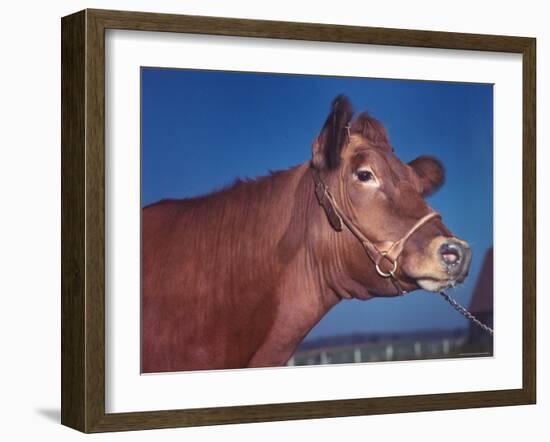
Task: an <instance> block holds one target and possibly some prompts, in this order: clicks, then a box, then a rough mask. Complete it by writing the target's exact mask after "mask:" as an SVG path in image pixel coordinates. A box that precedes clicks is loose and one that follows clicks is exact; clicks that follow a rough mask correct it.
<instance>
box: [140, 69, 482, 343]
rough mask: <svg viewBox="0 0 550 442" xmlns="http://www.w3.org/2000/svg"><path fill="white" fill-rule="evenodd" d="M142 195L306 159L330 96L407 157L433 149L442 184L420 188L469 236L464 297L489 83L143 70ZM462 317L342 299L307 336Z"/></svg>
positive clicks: (418, 299) (185, 193)
mask: <svg viewBox="0 0 550 442" xmlns="http://www.w3.org/2000/svg"><path fill="white" fill-rule="evenodd" d="M141 87H142V90H141V92H142V109H141V111H142V125H141V127H142V144H141V148H142V182H141V186H142V189H141V190H142V205H143V206H144V205H147V204H149V203H151V202H154V201H157V200H159V199H162V198H182V197H192V196H195V195H200V194H203V193H206V192H210V191H212V190H215V189H218V188H220V187H223V186H224V185H227V184H228V183H231V182H232V181H233V180H234V179H235V178H236V177H255V176H259V175H265V174H266V173H267V172H268V171H269V170H277V169H286V168H288V167H290V166H293V165H296V164H298V163H302V162H304V161H307V160H308V159H309V158H310V155H311V143H312V140H313V138H314V137H315V136H316V135H317V133H318V131H319V130H320V128H321V126H322V124H323V122H324V120H325V118H326V116H327V113H328V111H329V106H330V103H331V101H332V99H333V98H334V97H335V96H336V95H338V94H341V93H343V94H346V95H347V96H348V97H349V98H350V99H351V101H352V103H353V105H354V108H355V109H356V111H358V112H360V111H363V110H368V111H369V112H370V113H371V114H372V115H374V116H375V117H376V118H378V119H379V120H381V121H382V122H383V123H384V125H385V126H386V128H387V130H388V133H389V136H390V141H391V143H392V145H393V146H394V148H395V150H396V153H397V155H398V156H399V157H400V158H401V159H402V160H403V161H405V162H407V161H410V160H412V159H414V158H416V157H417V156H419V155H434V156H436V157H438V158H439V159H440V160H441V161H442V162H443V164H444V165H445V168H446V184H445V185H444V186H443V188H442V189H441V190H440V191H439V192H438V193H436V194H435V195H433V196H432V197H430V198H429V203H430V204H431V205H432V207H434V209H435V210H437V211H439V212H440V213H441V214H442V215H443V219H444V221H445V223H446V224H447V226H448V227H449V228H450V229H451V230H452V231H453V232H454V233H455V234H456V235H457V236H459V237H461V238H463V239H465V240H467V241H468V242H469V243H470V245H471V246H472V249H473V253H474V257H473V262H472V271H471V276H470V277H469V278H468V280H467V281H466V283H465V284H464V285H462V286H461V287H459V288H457V289H455V290H453V291H452V294H453V295H454V296H455V297H456V298H457V299H458V300H459V301H460V302H461V303H463V304H464V305H467V304H468V302H469V300H470V297H471V294H472V290H473V287H474V285H475V281H476V279H477V276H478V273H479V269H480V266H481V263H482V260H483V255H484V254H485V252H486V250H487V249H488V248H489V247H490V246H491V245H492V243H493V227H492V226H493V192H492V189H493V187H492V186H493V88H492V85H488V84H464V83H448V82H429V81H409V80H381V79H364V78H346V77H321V76H298V75H282V74H256V73H238V72H212V71H193V70H180V69H158V68H142V85H141ZM465 321H466V320H465V319H464V318H462V317H461V316H459V315H458V313H457V312H455V311H454V310H452V309H451V308H450V307H449V306H448V305H447V304H445V303H444V301H443V300H442V299H441V298H440V297H439V296H437V295H435V294H432V293H427V292H421V291H418V292H414V293H413V294H411V295H408V296H405V297H400V298H393V299H374V300H371V301H368V302H361V301H356V300H353V301H344V302H341V303H340V304H339V305H338V306H336V307H335V308H334V309H333V310H332V311H331V312H330V313H329V314H328V315H327V316H326V317H325V318H324V319H323V320H322V321H321V322H320V323H319V324H318V325H317V326H316V327H315V328H314V329H313V330H312V332H311V333H310V335H309V337H318V336H325V335H333V334H346V333H351V332H367V331H406V330H417V329H433V328H449V329H450V328H456V327H460V326H465V325H466V322H465Z"/></svg>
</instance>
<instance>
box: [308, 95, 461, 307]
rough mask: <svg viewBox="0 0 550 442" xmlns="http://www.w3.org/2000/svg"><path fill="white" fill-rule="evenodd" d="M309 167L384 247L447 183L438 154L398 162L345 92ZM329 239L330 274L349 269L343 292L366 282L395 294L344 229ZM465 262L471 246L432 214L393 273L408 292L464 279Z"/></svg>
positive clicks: (379, 129)
mask: <svg viewBox="0 0 550 442" xmlns="http://www.w3.org/2000/svg"><path fill="white" fill-rule="evenodd" d="M312 167H313V168H314V169H316V171H318V174H319V176H320V177H321V178H322V180H323V182H324V183H325V184H326V186H327V188H328V189H330V192H331V194H332V196H333V198H334V200H335V201H336V202H337V204H338V208H339V209H340V210H341V211H342V212H344V214H345V216H346V217H347V218H348V219H349V220H351V221H352V222H353V224H354V225H355V226H356V227H357V228H358V229H359V230H360V231H361V233H362V234H363V235H364V236H365V237H367V238H368V239H369V240H370V241H371V242H372V243H373V244H374V245H375V247H376V248H377V249H378V250H380V251H385V250H388V248H390V247H391V246H392V244H393V243H394V242H395V241H398V240H399V239H401V238H403V237H404V236H405V235H407V233H408V232H409V231H410V230H411V228H412V226H414V225H415V224H416V223H417V222H418V221H419V220H421V219H422V218H423V217H424V216H426V215H427V214H429V213H430V212H432V209H431V208H430V207H429V205H428V204H427V203H426V201H425V199H424V198H425V197H426V196H427V195H429V194H431V193H433V192H435V191H436V190H437V189H439V187H441V185H442V184H443V181H444V170H443V167H442V165H441V163H440V162H439V161H438V160H436V159H435V158H432V157H427V156H421V157H418V158H417V159H415V160H413V161H411V162H410V163H408V164H405V163H403V162H402V161H401V160H400V159H399V158H398V157H397V156H396V155H395V154H394V152H393V148H392V147H391V146H390V144H389V141H388V137H387V134H386V130H385V129H384V127H383V126H382V124H381V123H380V122H379V121H377V120H376V119H374V118H372V117H371V116H369V115H368V114H366V113H362V114H360V115H358V116H357V117H355V118H353V111H352V108H351V105H350V103H349V101H348V100H347V98H345V97H342V96H339V97H337V98H336V99H335V100H334V102H333V103H332V110H331V112H330V114H329V116H328V118H327V120H326V122H325V124H324V126H323V128H322V130H321V132H320V134H319V135H318V137H317V138H316V139H315V141H314V143H313V158H312ZM324 221H325V226H326V225H327V224H328V223H327V222H326V221H327V220H326V219H325V220H324ZM329 221H330V220H329ZM336 230H337V229H336ZM327 237H328V240H325V251H326V253H324V255H327V256H332V257H333V259H334V260H336V264H335V266H336V267H337V271H336V272H333V273H338V272H340V273H342V274H345V275H346V278H347V282H342V284H343V285H347V286H348V288H344V290H341V291H342V292H344V295H345V293H347V294H348V295H351V296H356V297H363V296H366V295H365V294H364V293H361V290H357V289H356V288H354V286H355V285H356V286H362V287H364V288H366V289H367V291H368V292H367V294H368V295H395V294H398V293H397V292H396V290H395V287H394V285H392V284H391V281H389V279H391V278H384V277H381V276H380V275H379V274H378V273H377V272H376V270H375V266H374V265H373V262H372V261H371V260H370V259H369V258H368V257H367V256H366V254H365V250H364V249H363V247H362V246H361V243H360V241H358V239H357V238H356V237H355V236H354V235H353V234H351V232H350V231H349V229H346V228H343V230H342V231H341V232H337V231H335V230H334V229H333V230H332V233H331V234H329V235H325V238H327ZM470 261H471V252H470V248H469V247H468V244H467V243H466V242H464V241H462V240H460V239H458V238H456V237H454V236H453V235H452V234H451V233H450V232H449V230H448V229H447V228H446V227H445V226H444V224H443V223H442V221H441V219H440V218H432V219H430V220H429V221H428V222H426V223H425V224H423V225H422V227H420V228H419V229H417V230H415V231H414V233H412V235H411V236H410V237H409V238H408V239H407V241H406V242H405V243H404V248H403V251H402V252H401V253H400V255H399V257H398V259H397V266H396V270H395V278H396V279H397V280H398V281H399V283H400V285H401V286H402V287H403V289H404V290H406V291H411V290H415V289H418V288H422V289H425V290H429V291H440V290H443V289H445V288H448V287H452V286H454V285H456V284H458V283H461V282H462V281H463V280H464V278H465V277H466V276H467V274H468V269H469V266H470ZM381 265H382V264H381ZM385 265H386V269H385V270H383V271H384V272H386V271H389V270H391V269H388V268H387V266H388V265H390V266H391V263H385ZM350 281H351V282H350ZM336 284H338V283H336Z"/></svg>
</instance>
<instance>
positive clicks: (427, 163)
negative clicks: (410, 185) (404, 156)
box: [409, 156, 445, 196]
mask: <svg viewBox="0 0 550 442" xmlns="http://www.w3.org/2000/svg"><path fill="white" fill-rule="evenodd" d="M409 166H411V167H412V168H413V170H414V171H415V172H416V174H417V175H418V177H419V178H420V183H421V184H422V195H423V196H428V195H430V194H432V193H434V192H435V191H436V190H438V189H439V188H440V187H441V186H442V185H443V183H444V182H445V169H444V168H443V164H441V162H440V161H439V160H438V159H437V158H434V157H428V156H421V157H418V158H416V159H415V160H412V161H411V162H410V163H409Z"/></svg>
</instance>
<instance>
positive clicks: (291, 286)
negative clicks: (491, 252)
mask: <svg viewBox="0 0 550 442" xmlns="http://www.w3.org/2000/svg"><path fill="white" fill-rule="evenodd" d="M444 175H445V174H444V169H443V166H442V164H441V163H440V162H439V161H438V160H437V159H435V158H433V157H429V156H420V157H418V158H416V159H415V160H413V161H411V162H409V163H408V164H406V163H404V162H402V161H401V160H400V159H399V158H398V157H397V156H396V154H395V152H394V149H393V148H392V146H391V144H390V142H389V139H388V135H387V133H386V130H385V128H384V126H383V125H382V123H381V122H379V121H378V120H377V119H375V118H374V117H372V116H371V115H369V114H368V113H367V112H363V113H360V114H358V115H354V113H353V110H352V106H351V104H350V102H349V100H348V99H347V98H346V97H345V96H338V97H336V98H335V99H334V101H333V102H332V106H331V109H330V112H329V115H328V117H327V119H326V121H325V123H324V125H323V126H322V129H321V131H320V133H319V134H318V135H317V136H316V137H315V139H314V141H313V143H312V156H311V158H310V159H308V160H307V161H305V162H303V163H302V164H299V165H297V166H295V167H291V168H289V169H288V170H283V171H277V172H272V173H270V174H269V175H268V176H264V177H260V178H257V179H250V180H237V181H236V182H235V183H234V184H233V185H231V186H229V187H227V188H224V189H222V190H219V191H216V192H212V193H210V194H207V195H203V196H199V197H195V198H188V199H181V200H177V199H172V200H162V201H159V202H157V203H154V204H151V205H149V206H146V207H144V208H143V209H142V317H141V319H142V336H141V338H142V353H141V355H142V360H141V370H142V373H159V372H171V371H185V370H203V369H209V370H212V369H230V368H245V367H269V366H281V365H284V364H285V363H287V361H288V359H289V358H290V357H291V356H292V355H293V353H294V351H295V349H296V348H297V346H298V345H299V343H300V342H301V341H302V340H303V338H304V337H305V336H306V335H307V333H308V332H309V331H310V330H311V328H312V327H313V326H314V325H315V324H317V323H318V322H319V320H320V319H321V318H323V316H325V315H326V314H327V312H329V311H330V310H331V309H332V308H333V307H334V306H335V305H336V304H338V303H339V302H341V301H342V300H347V299H358V300H364V301H366V300H369V299H372V298H374V297H391V296H402V295H404V294H406V293H410V292H412V291H414V290H417V289H424V290H428V291H433V292H438V291H441V290H444V289H446V288H449V287H453V286H455V285H457V284H459V283H461V282H463V281H464V279H465V278H466V276H467V274H468V270H469V266H470V261H471V251H470V248H469V246H468V244H467V243H466V242H465V241H463V240H461V239H459V238H457V237H455V236H454V235H453V234H452V233H451V232H450V231H449V230H448V229H447V227H446V226H445V225H444V223H443V222H442V219H441V216H440V215H439V214H438V213H437V212H435V211H434V210H433V209H432V208H431V207H430V206H429V205H428V203H427V202H426V200H425V198H426V196H428V195H430V194H432V193H433V192H435V191H436V190H438V189H439V188H440V187H441V185H442V184H443V182H444Z"/></svg>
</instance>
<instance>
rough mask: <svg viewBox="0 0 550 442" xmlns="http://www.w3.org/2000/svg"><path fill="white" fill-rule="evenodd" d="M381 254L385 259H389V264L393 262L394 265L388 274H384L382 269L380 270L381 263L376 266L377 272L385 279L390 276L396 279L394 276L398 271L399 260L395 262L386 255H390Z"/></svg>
mask: <svg viewBox="0 0 550 442" xmlns="http://www.w3.org/2000/svg"><path fill="white" fill-rule="evenodd" d="M380 254H381V255H382V256H383V257H384V258H385V259H387V260H388V261H389V262H392V263H393V269H391V270H389V271H388V273H386V272H383V271H382V269H381V268H380V263H378V264H376V271H377V272H378V274H379V275H380V276H382V277H383V278H389V277H390V276H391V277H392V278H395V275H394V272H395V271H396V270H397V259H396V260H395V261H392V260H391V259H390V258H388V257H387V256H386V255H387V254H388V252H380Z"/></svg>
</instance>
